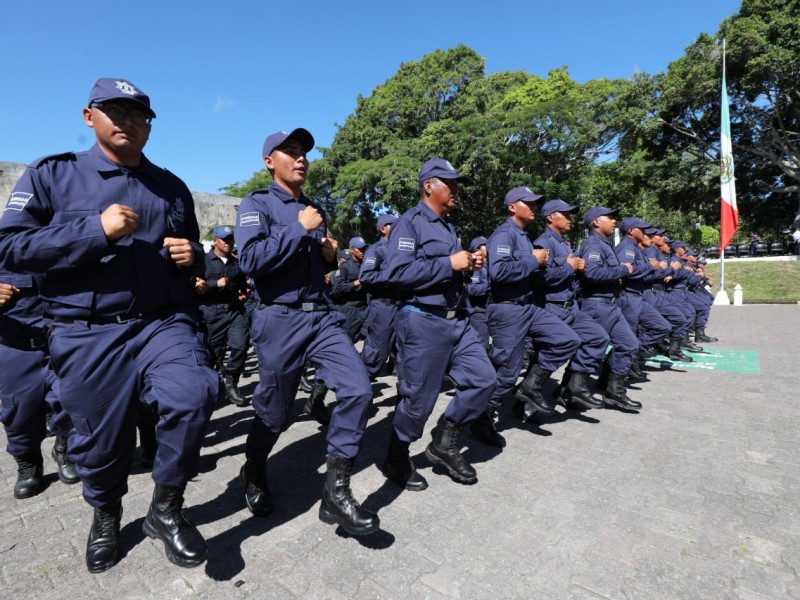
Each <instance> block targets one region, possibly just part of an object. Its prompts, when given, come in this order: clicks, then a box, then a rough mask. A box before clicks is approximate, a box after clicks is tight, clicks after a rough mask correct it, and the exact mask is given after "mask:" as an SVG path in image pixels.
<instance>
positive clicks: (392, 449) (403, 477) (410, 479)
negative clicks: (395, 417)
mask: <svg viewBox="0 0 800 600" xmlns="http://www.w3.org/2000/svg"><path fill="white" fill-rule="evenodd" d="M410 445H411V444H410V443H409V442H404V441H403V440H401V439H400V438H399V437H397V432H396V431H395V430H394V428H392V436H391V438H390V439H389V451H388V452H387V454H386V462H384V463H383V466H382V467H381V472H382V473H383V474H384V476H385V477H387V478H388V479H391V480H392V481H394V482H395V483H397V484H399V485H401V486H402V487H404V488H405V489H407V490H409V491H411V492H421V491H422V490H424V489H425V488H427V487H428V482H427V481H425V478H424V477H423V476H422V475H420V474H419V473H417V469H416V468H414V463H412V462H411V457H410V456H409V451H408V447H409V446H410Z"/></svg>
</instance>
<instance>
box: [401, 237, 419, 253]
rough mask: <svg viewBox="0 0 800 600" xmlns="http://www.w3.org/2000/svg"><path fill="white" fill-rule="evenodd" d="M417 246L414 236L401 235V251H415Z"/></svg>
mask: <svg viewBox="0 0 800 600" xmlns="http://www.w3.org/2000/svg"><path fill="white" fill-rule="evenodd" d="M415 246H416V244H415V243H414V238H403V237H401V238H399V239H398V240H397V249H398V250H399V251H400V252H413V251H414V247H415Z"/></svg>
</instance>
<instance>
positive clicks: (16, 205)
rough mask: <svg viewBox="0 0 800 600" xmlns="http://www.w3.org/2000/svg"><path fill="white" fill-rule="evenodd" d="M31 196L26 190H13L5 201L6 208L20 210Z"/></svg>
mask: <svg viewBox="0 0 800 600" xmlns="http://www.w3.org/2000/svg"><path fill="white" fill-rule="evenodd" d="M31 198H33V194H29V193H27V192H14V193H13V194H11V198H9V199H8V202H7V203H6V210H20V211H21V210H22V209H23V208H25V206H26V205H27V204H28V202H30V200H31Z"/></svg>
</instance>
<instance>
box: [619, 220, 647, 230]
mask: <svg viewBox="0 0 800 600" xmlns="http://www.w3.org/2000/svg"><path fill="white" fill-rule="evenodd" d="M648 227H650V223H645V222H644V221H642V220H641V219H640V218H639V217H625V218H624V219H622V221H620V223H619V230H620V231H630V230H631V229H637V228H638V229H641V230H642V231H644V230H645V229H647V228H648Z"/></svg>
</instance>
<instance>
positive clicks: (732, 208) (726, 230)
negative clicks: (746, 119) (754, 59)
mask: <svg viewBox="0 0 800 600" xmlns="http://www.w3.org/2000/svg"><path fill="white" fill-rule="evenodd" d="M720 138H721V140H720V141H721V143H720V160H719V180H720V186H721V197H722V205H721V218H720V227H719V251H720V255H722V253H723V252H724V251H725V246H727V245H728V244H730V243H731V240H732V239H733V234H734V233H736V229H737V228H738V227H739V209H738V208H737V207H736V182H735V178H734V176H733V151H732V150H733V149H732V147H731V116H730V112H729V110H728V88H727V84H726V83H725V59H724V58H723V62H722V125H721V127H720Z"/></svg>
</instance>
